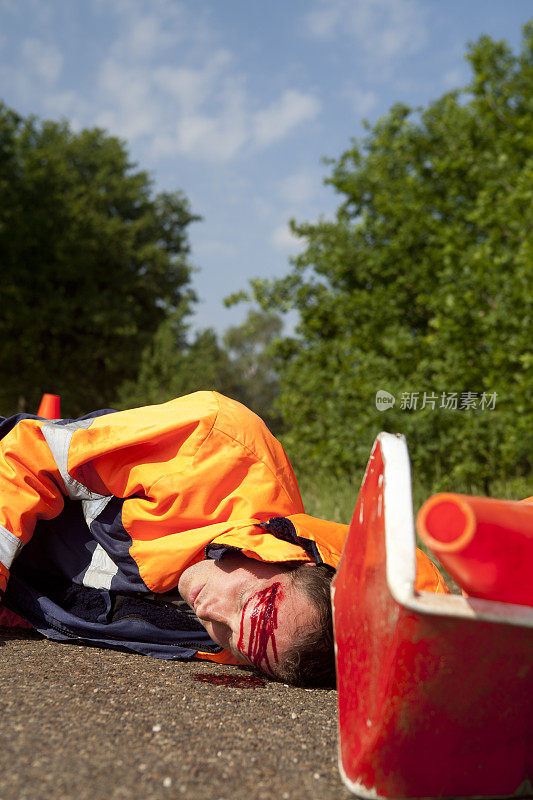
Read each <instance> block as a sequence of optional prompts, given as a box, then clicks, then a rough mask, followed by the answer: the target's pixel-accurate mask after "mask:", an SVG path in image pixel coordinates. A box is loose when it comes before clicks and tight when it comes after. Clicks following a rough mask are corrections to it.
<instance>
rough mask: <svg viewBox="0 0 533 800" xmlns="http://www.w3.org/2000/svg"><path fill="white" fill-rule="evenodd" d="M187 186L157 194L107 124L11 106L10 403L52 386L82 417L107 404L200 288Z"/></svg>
mask: <svg viewBox="0 0 533 800" xmlns="http://www.w3.org/2000/svg"><path fill="white" fill-rule="evenodd" d="M195 219H198V217H195V216H194V215H193V214H192V213H191V211H190V208H189V204H188V201H187V199H186V198H185V197H184V195H183V194H181V193H179V192H176V193H172V194H169V193H165V194H159V195H157V196H154V195H153V193H152V184H151V181H150V179H149V177H148V175H147V174H146V172H143V171H141V170H138V169H136V167H135V165H134V164H132V163H131V161H130V158H129V155H128V153H127V151H126V148H125V146H124V144H123V143H122V142H121V141H120V140H118V139H116V138H114V137H111V136H108V135H106V134H105V132H104V131H102V130H98V129H94V130H83V131H81V132H80V133H74V132H72V131H71V130H70V128H69V127H68V125H67V124H64V123H61V124H58V123H55V122H39V121H37V120H36V119H35V118H27V119H24V118H22V117H21V116H20V115H18V114H16V113H15V112H14V111H12V110H10V109H8V108H7V107H5V106H4V105H1V104H0V263H1V266H2V284H1V287H0V307H1V309H2V312H1V315H0V342H1V347H0V374H1V375H2V381H1V385H0V409H1V410H2V413H4V414H5V413H10V412H13V411H15V410H17V407H19V408H25V409H26V410H29V411H35V409H36V407H37V404H38V402H39V398H40V395H41V393H42V392H44V391H49V392H55V393H57V394H60V395H61V397H62V401H63V411H64V413H65V414H68V415H75V414H78V413H82V412H85V411H87V410H90V409H92V408H95V407H98V406H102V405H107V404H109V403H110V401H111V399H112V398H113V397H114V396H115V395H116V392H117V388H118V386H119V385H120V384H121V383H122V382H123V381H125V380H127V379H131V378H133V377H134V376H135V375H136V373H137V370H138V366H139V364H138V359H139V353H140V352H141V351H142V349H143V348H144V347H146V346H147V344H148V343H149V341H150V340H151V337H152V335H153V334H154V332H155V331H156V330H157V329H158V326H159V325H160V324H161V323H162V322H163V320H164V319H165V318H166V317H167V316H168V315H169V314H172V313H173V312H174V311H175V309H177V308H178V307H179V308H180V309H181V318H183V316H184V315H186V314H187V313H188V311H189V309H190V305H191V303H192V301H193V299H194V295H193V293H192V291H191V288H190V272H191V267H190V265H189V262H188V255H189V246H188V242H187V226H188V225H189V224H190V223H191V222H192V221H193V220H195Z"/></svg>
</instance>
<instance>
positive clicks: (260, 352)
mask: <svg viewBox="0 0 533 800" xmlns="http://www.w3.org/2000/svg"><path fill="white" fill-rule="evenodd" d="M281 327H282V322H281V319H280V317H279V316H278V315H277V314H274V313H272V312H263V311H259V310H256V309H254V310H251V311H250V312H249V314H248V316H247V318H246V320H245V321H244V322H243V323H242V324H240V325H234V326H231V327H230V328H228V330H227V331H226V333H225V334H224V336H223V338H222V342H220V341H219V339H218V337H217V335H216V333H215V332H214V331H213V330H211V329H207V330H201V331H197V332H196V333H195V334H194V335H193V336H192V337H190V336H186V335H185V326H184V321H183V319H182V316H181V314H180V312H179V311H177V312H176V314H175V315H174V316H173V317H169V318H168V319H166V320H165V321H164V322H163V323H162V324H161V325H160V326H159V329H158V330H157V332H156V334H155V336H154V337H153V339H152V341H151V342H150V344H149V345H148V346H147V347H146V348H145V349H144V351H143V353H142V354H141V357H140V362H139V363H140V368H139V374H138V376H137V378H136V379H135V380H131V381H127V382H126V383H124V384H123V386H122V387H121V391H120V393H119V396H118V405H120V406H121V407H123V408H127V407H133V406H140V405H145V404H148V403H163V402H166V401H167V400H170V399H171V398H173V397H179V396H180V395H182V394H187V393H188V392H194V391H197V390H199V389H214V390H216V391H219V392H222V394H225V395H228V396H229V397H233V398H234V399H236V400H239V401H240V402H241V403H244V404H245V405H246V406H248V407H249V408H251V409H252V410H253V411H255V412H256V413H257V414H259V415H260V416H261V417H263V419H264V420H265V421H266V422H267V423H268V424H269V425H270V427H271V428H272V429H273V430H276V429H277V427H279V416H278V415H277V414H276V412H275V411H274V409H273V404H274V400H275V398H276V394H277V375H276V373H275V371H274V359H273V356H271V355H270V349H269V348H270V346H271V344H272V343H273V342H274V341H275V339H276V337H278V336H279V334H280V333H281Z"/></svg>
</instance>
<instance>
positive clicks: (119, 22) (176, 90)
mask: <svg viewBox="0 0 533 800" xmlns="http://www.w3.org/2000/svg"><path fill="white" fill-rule="evenodd" d="M1 2H2V0H0V3H1ZM28 2H34V0H28ZM93 2H94V9H96V11H97V12H101V16H102V19H104V18H105V20H106V23H107V25H108V33H109V36H108V38H107V41H106V43H105V44H104V45H103V52H102V56H101V58H100V60H99V61H97V62H95V64H94V66H93V72H92V73H89V74H88V76H87V77H88V78H89V81H88V82H86V83H85V85H84V90H83V93H82V92H81V91H80V90H79V89H78V87H77V86H76V84H75V83H74V81H75V80H76V79H75V77H74V74H73V73H72V77H71V73H70V71H69V72H68V74H67V69H66V68H65V66H64V63H63V61H64V60H63V55H62V53H61V51H60V49H59V48H58V47H57V46H55V45H54V44H51V43H49V42H50V41H53V40H50V37H49V34H50V32H49V31H48V33H47V34H46V38H45V35H44V33H43V35H42V36H34V37H33V38H29V37H28V38H26V39H25V40H24V41H23V42H22V45H21V46H20V48H19V54H20V60H18V61H17V63H13V64H9V65H8V64H6V65H4V66H0V78H1V79H2V80H3V81H4V82H6V83H8V84H9V85H10V86H11V87H13V88H14V90H15V89H16V95H17V97H18V98H19V99H20V101H21V102H22V103H23V104H25V105H27V106H29V107H37V108H40V109H42V110H43V111H44V112H45V113H46V114H51V115H59V116H66V117H69V118H70V119H71V120H72V121H73V126H74V127H79V126H80V125H91V126H92V125H98V126H100V127H103V128H105V129H107V130H108V131H109V132H110V133H111V134H114V135H118V136H121V137H123V138H125V139H127V140H128V141H129V142H130V143H131V145H132V146H133V147H135V150H136V153H137V154H138V155H140V156H141V157H145V156H146V155H148V156H151V157H153V158H155V159H160V158H161V159H162V158H167V159H172V158H175V157H177V156H186V157H188V158H191V159H197V160H200V161H205V162H207V163H226V162H229V161H230V160H231V159H235V158H236V157H238V156H240V155H242V154H243V153H251V152H257V151H261V150H263V149H265V148H267V147H271V146H273V145H275V144H276V143H278V142H280V141H282V140H283V139H284V138H285V137H287V136H289V135H291V134H293V133H294V132H295V131H296V130H297V128H298V126H301V125H303V124H305V123H307V122H309V121H311V120H312V119H314V118H315V117H316V116H317V115H318V113H319V111H320V103H319V100H318V99H317V97H316V96H315V95H314V94H313V93H309V92H306V91H304V90H303V89H301V88H296V87H291V86H289V87H288V88H287V89H286V90H285V91H280V94H279V96H278V97H277V98H275V99H274V100H273V101H271V102H270V103H261V101H260V99H258V95H259V92H258V87H257V86H255V85H251V83H250V78H249V77H248V76H247V74H245V73H244V71H243V69H241V68H240V65H239V63H238V61H237V57H236V56H235V55H234V54H233V53H232V52H231V51H230V50H229V49H228V48H227V47H225V46H224V43H223V42H222V41H220V33H219V31H218V30H217V29H216V28H215V27H214V26H213V24H212V21H211V20H212V14H211V12H210V11H209V9H204V10H202V8H200V9H197V8H196V7H195V8H194V9H192V8H191V6H190V4H188V3H183V2H180V0H114V2H113V3H112V4H111V5H110V4H109V3H108V2H107V1H106V0H93ZM17 13H18V12H17ZM57 41H59V40H57ZM74 63H75V62H74ZM68 66H69V67H70V66H71V64H70V63H69V64H68ZM60 79H61V82H59V80H60Z"/></svg>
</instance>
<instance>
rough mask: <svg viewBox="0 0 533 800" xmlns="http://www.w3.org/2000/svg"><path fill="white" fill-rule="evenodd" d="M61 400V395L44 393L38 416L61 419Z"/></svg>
mask: <svg viewBox="0 0 533 800" xmlns="http://www.w3.org/2000/svg"><path fill="white" fill-rule="evenodd" d="M59 402H60V401H59V395H57V394H43V397H42V400H41V405H40V406H39V410H38V412H37V416H38V417H44V418H45V419H60V417H61V412H60V410H59Z"/></svg>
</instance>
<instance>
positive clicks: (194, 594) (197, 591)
mask: <svg viewBox="0 0 533 800" xmlns="http://www.w3.org/2000/svg"><path fill="white" fill-rule="evenodd" d="M203 588H204V585H202V586H199V587H198V588H197V589H194V590H193V591H192V592H191V595H190V597H189V600H188V603H189V605H190V606H191V608H193V609H194V611H196V606H195V603H196V598H197V597H198V595H199V594H200V592H201V591H202V589H203Z"/></svg>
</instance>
